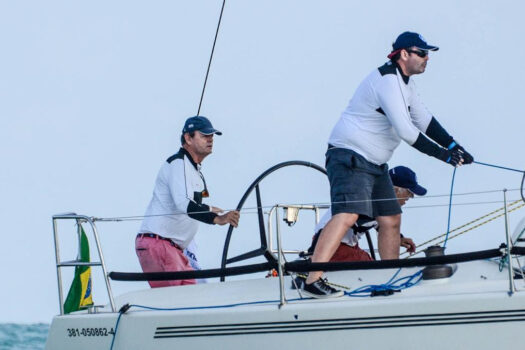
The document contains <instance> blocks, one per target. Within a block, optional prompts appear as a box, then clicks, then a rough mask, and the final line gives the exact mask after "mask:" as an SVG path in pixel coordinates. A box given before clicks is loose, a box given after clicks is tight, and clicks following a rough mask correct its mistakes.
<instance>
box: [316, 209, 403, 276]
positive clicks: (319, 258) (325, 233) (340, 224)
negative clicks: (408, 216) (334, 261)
mask: <svg viewBox="0 0 525 350" xmlns="http://www.w3.org/2000/svg"><path fill="white" fill-rule="evenodd" d="M358 217H359V215H357V214H351V213H339V214H336V215H334V216H332V218H331V219H330V221H328V223H327V224H326V226H325V227H324V229H323V230H322V231H321V236H320V237H319V240H318V241H317V245H316V246H315V250H314V255H313V256H312V262H328V261H330V259H331V258H332V256H333V255H334V253H335V251H336V250H337V247H339V244H340V243H341V240H342V239H343V237H344V235H345V233H346V231H348V229H349V228H350V227H352V226H353V225H354V224H355V222H356V221H357V218H358ZM398 232H399V230H398ZM398 234H399V233H398ZM397 247H398V250H399V242H398V245H397ZM322 275H323V271H310V272H309V273H308V278H307V279H306V283H307V284H310V283H314V282H315V281H317V280H318V279H319V277H321V276H322Z"/></svg>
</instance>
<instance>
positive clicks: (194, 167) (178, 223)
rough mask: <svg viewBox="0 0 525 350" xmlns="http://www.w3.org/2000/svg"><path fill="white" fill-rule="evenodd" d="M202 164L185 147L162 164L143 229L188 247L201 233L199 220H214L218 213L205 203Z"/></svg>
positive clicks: (142, 230) (141, 229) (208, 221)
mask: <svg viewBox="0 0 525 350" xmlns="http://www.w3.org/2000/svg"><path fill="white" fill-rule="evenodd" d="M200 167H201V166H200V164H197V163H195V162H194V161H193V159H192V158H191V155H190V154H189V153H188V152H187V151H186V150H185V149H183V148H181V149H180V150H179V152H178V153H176V154H174V155H173V156H171V157H170V158H168V159H167V160H166V162H165V163H164V164H162V166H161V168H160V170H159V173H158V175H157V179H156V181H155V188H154V190H153V197H152V198H151V201H150V203H149V205H148V208H147V209H146V214H145V217H144V220H143V221H142V226H141V228H140V231H139V233H154V234H157V235H160V236H162V237H165V238H170V239H171V240H173V242H175V243H176V244H178V245H179V246H180V247H181V248H187V247H188V245H189V244H190V242H191V240H192V239H193V237H194V236H195V234H196V233H197V230H198V228H199V221H202V222H205V223H208V224H212V223H213V219H214V218H215V216H217V214H215V213H212V212H211V211H210V207H209V206H208V205H206V204H203V203H202V194H203V191H204V189H205V188H206V184H205V182H204V176H203V175H202V174H201V172H200Z"/></svg>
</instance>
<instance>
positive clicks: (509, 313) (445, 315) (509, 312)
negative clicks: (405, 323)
mask: <svg viewBox="0 0 525 350" xmlns="http://www.w3.org/2000/svg"><path fill="white" fill-rule="evenodd" d="M519 313H525V309H520V310H496V311H473V312H454V313H443V314H419V315H394V316H375V317H367V318H363V317H355V318H339V319H337V318H334V319H326V320H304V321H283V322H254V323H230V324H226V325H214V324H209V325H194V326H174V327H157V330H159V331H160V330H170V329H171V330H175V329H195V328H219V327H233V326H245V327H246V326H248V327H249V326H262V325H279V324H280V325H287V324H294V325H297V324H305V323H316V324H318V323H320V322H323V323H327V322H348V321H360V322H363V321H364V320H384V321H388V320H395V321H397V320H399V319H407V318H413V319H421V318H436V319H439V318H450V317H454V316H456V317H458V318H459V317H461V316H463V317H467V315H471V316H474V315H477V316H479V317H482V316H490V315H496V314H502V315H507V316H509V317H512V316H513V315H515V314H519ZM519 316H521V315H519Z"/></svg>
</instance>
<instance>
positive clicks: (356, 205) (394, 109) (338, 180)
mask: <svg viewBox="0 0 525 350" xmlns="http://www.w3.org/2000/svg"><path fill="white" fill-rule="evenodd" d="M437 50H438V47H437V46H433V45H429V44H427V42H426V40H425V39H424V38H423V37H422V36H421V35H420V34H417V33H413V32H404V33H402V34H400V35H399V36H398V37H397V39H396V41H395V42H394V43H393V45H392V52H391V53H390V54H389V55H388V58H390V61H389V62H387V63H385V64H384V65H383V66H381V67H379V68H377V69H374V71H372V73H370V74H369V75H368V76H367V77H366V78H365V79H364V80H363V81H362V82H361V84H360V85H359V87H358V88H357V90H356V92H355V93H354V96H353V97H352V99H351V100H350V103H349V104H348V107H347V108H346V109H345V111H344V112H343V113H342V115H341V117H340V118H339V121H338V122H337V124H336V125H335V127H334V128H333V130H332V133H331V135H330V138H329V140H328V151H327V152H326V170H327V172H328V179H329V181H330V197H331V202H332V215H333V216H332V218H331V219H330V221H329V222H328V223H327V225H326V227H325V229H324V230H323V233H322V234H321V236H320V237H319V241H318V244H317V246H316V248H315V251H314V254H313V256H312V262H327V261H329V260H330V258H331V257H332V256H333V254H334V252H335V251H336V249H337V247H338V246H339V243H340V242H341V239H342V238H343V236H344V235H345V232H347V231H348V229H349V228H351V227H352V226H353V225H354V224H355V222H356V221H357V219H358V218H359V217H360V216H367V217H371V218H375V219H376V220H377V222H378V224H379V236H378V248H379V254H380V256H381V259H398V258H399V226H400V221H401V216H400V214H401V208H400V206H399V203H397V201H396V200H381V199H386V198H394V189H393V186H392V181H391V180H390V177H389V176H388V165H387V162H388V160H390V158H391V157H392V154H393V152H394V150H395V149H396V148H397V146H398V145H399V143H400V142H401V140H403V141H405V142H406V143H408V144H409V145H411V146H412V147H414V148H415V149H417V150H418V151H420V152H423V153H425V154H427V155H429V156H432V157H435V158H437V159H439V160H441V161H443V162H446V163H448V164H450V165H452V166H454V167H457V166H460V165H462V164H470V163H472V162H473V161H474V159H473V157H472V156H471V155H470V154H469V153H468V152H467V151H465V149H464V148H463V147H461V146H460V145H459V144H458V142H456V141H455V140H454V139H453V137H452V136H450V135H449V134H448V132H447V131H446V130H445V129H444V128H443V127H442V126H441V125H440V123H439V122H438V121H437V119H436V118H434V117H433V116H432V114H431V113H430V112H429V111H428V110H427V109H426V108H425V106H424V105H423V103H422V102H421V101H420V99H419V95H418V94H417V91H416V87H415V85H414V81H413V80H412V79H410V77H411V76H412V75H415V74H421V73H423V72H424V71H425V69H426V66H427V63H428V59H429V56H428V55H429V52H430V51H437ZM321 276H322V271H314V272H310V273H309V275H308V279H307V281H306V282H307V283H306V284H305V285H304V292H305V294H307V295H310V296H312V297H315V298H327V297H334V296H341V295H343V293H342V291H339V290H336V289H334V288H331V287H330V286H329V285H328V284H327V283H326V282H325V280H323V279H322V278H321Z"/></svg>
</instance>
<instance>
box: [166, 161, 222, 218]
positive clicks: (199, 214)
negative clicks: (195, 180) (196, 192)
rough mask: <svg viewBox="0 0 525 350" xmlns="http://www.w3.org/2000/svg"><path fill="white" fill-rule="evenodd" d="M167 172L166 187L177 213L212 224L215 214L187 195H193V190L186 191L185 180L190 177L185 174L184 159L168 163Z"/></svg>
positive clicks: (206, 206)
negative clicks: (167, 182) (167, 186)
mask: <svg viewBox="0 0 525 350" xmlns="http://www.w3.org/2000/svg"><path fill="white" fill-rule="evenodd" d="M168 171H169V174H168V181H169V184H168V185H169V189H170V194H171V197H172V198H173V202H174V203H175V207H176V208H177V213H181V214H182V213H184V214H187V215H188V216H189V217H191V218H192V219H195V220H198V221H201V222H204V223H206V224H214V219H215V217H216V216H217V214H216V213H214V212H212V211H211V210H210V207H209V206H208V205H206V204H203V203H201V204H199V203H197V202H195V201H194V200H193V198H190V196H189V194H188V193H193V189H191V188H190V189H188V187H187V184H186V178H187V177H188V176H190V175H189V174H185V167H184V159H177V160H175V161H173V162H172V163H170V167H169V169H168ZM199 180H200V179H199Z"/></svg>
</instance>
